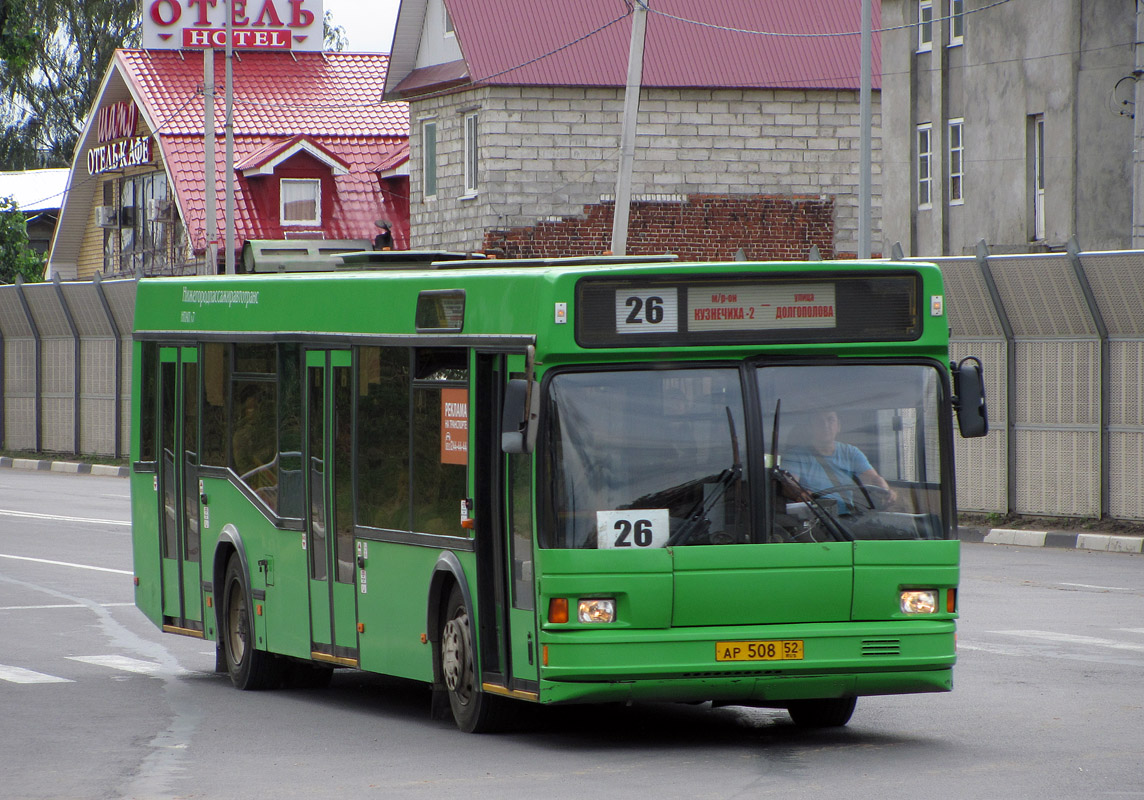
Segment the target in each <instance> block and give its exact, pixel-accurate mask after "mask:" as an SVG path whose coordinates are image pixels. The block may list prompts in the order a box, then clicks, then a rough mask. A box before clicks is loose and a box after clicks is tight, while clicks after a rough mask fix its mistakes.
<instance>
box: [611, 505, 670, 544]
mask: <svg viewBox="0 0 1144 800" xmlns="http://www.w3.org/2000/svg"><path fill="white" fill-rule="evenodd" d="M669 534H670V531H669V530H668V515H667V509H666V508H633V509H626V510H623V511H597V512H596V547H597V548H599V549H601V550H646V549H648V548H652V547H664V546H666V545H667V538H668V536H669Z"/></svg>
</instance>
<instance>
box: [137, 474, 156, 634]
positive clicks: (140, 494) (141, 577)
mask: <svg viewBox="0 0 1144 800" xmlns="http://www.w3.org/2000/svg"><path fill="white" fill-rule="evenodd" d="M158 504H159V498H158V495H157V494H156V493H155V475H154V474H152V473H146V472H144V473H139V474H132V476H131V550H132V557H133V560H134V570H135V577H136V579H137V580H138V581H139V583H138V585H136V587H135V605H136V606H137V607H138V608H139V610H140V611H142V612H143V613H144V614H145V615H146V616H147V618H148V619H149V620H151V621H152V622H154V623H155V625H156V626H160V627H161V626H162V624H163V586H162V579H161V563H162V561H161V559H160V557H159V512H158Z"/></svg>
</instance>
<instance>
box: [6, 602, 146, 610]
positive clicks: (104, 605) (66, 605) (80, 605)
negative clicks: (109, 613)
mask: <svg viewBox="0 0 1144 800" xmlns="http://www.w3.org/2000/svg"><path fill="white" fill-rule="evenodd" d="M95 605H97V606H99V607H100V608H119V607H121V606H122V607H126V606H133V605H135V604H134V603H96V604H95ZM49 608H89V606H86V605H84V604H83V603H57V604H55V605H50V606H0V611H42V610H44V609H49Z"/></svg>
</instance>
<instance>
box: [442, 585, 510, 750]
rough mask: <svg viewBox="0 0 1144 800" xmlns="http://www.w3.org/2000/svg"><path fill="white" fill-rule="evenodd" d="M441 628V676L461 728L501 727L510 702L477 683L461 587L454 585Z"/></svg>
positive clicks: (484, 730) (481, 730) (471, 730)
mask: <svg viewBox="0 0 1144 800" xmlns="http://www.w3.org/2000/svg"><path fill="white" fill-rule="evenodd" d="M444 623H445V624H444V625H443V626H442V628H441V647H440V667H441V678H442V680H443V681H444V682H445V689H446V691H447V692H448V694H449V707H450V709H452V712H453V719H454V720H456V723H457V727H458V728H460V729H461V730H462V731H464V732H465V733H487V732H489V731H493V730H497V729H498V728H500V727H501V725H502V723H503V720H504V716H505V712H506V710H505V704H506V702H507V701H505V700H504V698H501V697H495V696H492V695H489V694H487V693H486V692H483V691H481V689H480V687H479V686H478V685H477V669H476V653H475V652H474V650H473V629H472V622H471V618H470V616H469V609H468V607H467V606H466V605H465V599H464V597H462V596H461V590H460V589H459V588H458V587H457V586H455V585H454V586H453V589H452V591H451V592H450V593H449V603H448V605H447V606H446V607H445V617H444Z"/></svg>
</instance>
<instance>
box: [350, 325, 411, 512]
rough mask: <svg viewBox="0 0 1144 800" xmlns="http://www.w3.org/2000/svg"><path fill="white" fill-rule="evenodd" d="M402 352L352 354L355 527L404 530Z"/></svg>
mask: <svg viewBox="0 0 1144 800" xmlns="http://www.w3.org/2000/svg"><path fill="white" fill-rule="evenodd" d="M409 362H410V352H409V348H407V347H362V348H360V349H359V350H358V379H357V380H358V385H357V423H356V424H357V453H356V459H357V474H358V482H357V492H358V495H357V503H356V505H357V522H358V524H359V525H366V526H368V527H371V528H383V529H387V530H398V531H407V530H410V529H411V525H410V521H409V382H410V381H409V377H410V376H409Z"/></svg>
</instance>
